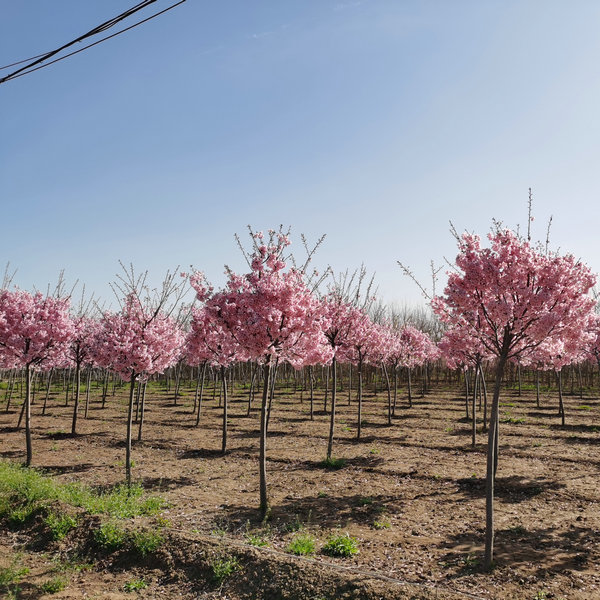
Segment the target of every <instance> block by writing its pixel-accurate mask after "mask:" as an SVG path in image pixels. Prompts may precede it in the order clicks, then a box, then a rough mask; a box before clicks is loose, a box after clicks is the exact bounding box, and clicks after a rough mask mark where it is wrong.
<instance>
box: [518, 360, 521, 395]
mask: <svg viewBox="0 0 600 600" xmlns="http://www.w3.org/2000/svg"><path fill="white" fill-rule="evenodd" d="M517 376H518V381H519V393H518V396H519V398H520V397H521V363H519V364H517Z"/></svg>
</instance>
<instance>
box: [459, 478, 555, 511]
mask: <svg viewBox="0 0 600 600" xmlns="http://www.w3.org/2000/svg"><path fill="white" fill-rule="evenodd" d="M456 483H457V484H458V486H459V487H460V489H461V490H462V491H463V492H465V493H466V494H468V495H469V496H472V497H474V498H484V497H485V478H483V477H466V478H463V479H458V480H457V482H456ZM564 487H565V485H564V484H563V483H559V482H557V481H553V480H549V479H542V478H538V479H527V478H525V477H517V476H516V475H513V476H511V477H496V482H495V485H494V495H495V497H496V498H500V499H502V500H503V501H504V502H508V503H511V504H515V503H518V502H523V501H525V500H529V498H533V497H535V496H539V495H540V494H543V493H544V492H546V491H548V490H557V489H560V488H564Z"/></svg>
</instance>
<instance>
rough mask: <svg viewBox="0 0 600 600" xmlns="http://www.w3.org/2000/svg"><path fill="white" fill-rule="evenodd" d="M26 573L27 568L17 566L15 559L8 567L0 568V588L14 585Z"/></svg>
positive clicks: (27, 571)
mask: <svg viewBox="0 0 600 600" xmlns="http://www.w3.org/2000/svg"><path fill="white" fill-rule="evenodd" d="M27 573H29V569H28V568H27V567H19V566H17V564H16V561H15V562H14V563H13V564H12V565H11V566H10V567H5V568H0V590H2V589H3V588H4V589H9V588H10V587H11V586H16V585H17V584H18V583H19V582H20V581H21V579H22V578H23V577H24V576H25V575H27Z"/></svg>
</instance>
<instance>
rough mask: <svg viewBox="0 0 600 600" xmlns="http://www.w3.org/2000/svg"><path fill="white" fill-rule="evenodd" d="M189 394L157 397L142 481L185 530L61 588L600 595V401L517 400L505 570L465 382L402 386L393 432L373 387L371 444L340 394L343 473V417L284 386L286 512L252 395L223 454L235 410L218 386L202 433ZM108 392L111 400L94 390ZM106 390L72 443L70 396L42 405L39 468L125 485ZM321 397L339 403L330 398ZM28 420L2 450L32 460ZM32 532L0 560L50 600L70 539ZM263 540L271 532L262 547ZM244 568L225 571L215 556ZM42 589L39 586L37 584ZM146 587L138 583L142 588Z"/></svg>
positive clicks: (507, 471)
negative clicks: (330, 548)
mask: <svg viewBox="0 0 600 600" xmlns="http://www.w3.org/2000/svg"><path fill="white" fill-rule="evenodd" d="M183 391H184V397H183V398H180V399H179V401H178V404H177V405H174V403H173V396H172V393H171V394H170V395H169V394H167V393H166V392H164V391H159V390H158V388H157V389H155V390H154V391H149V392H148V396H147V412H146V422H145V426H144V440H143V441H141V442H137V443H135V444H134V449H133V458H134V461H135V466H134V471H133V472H134V478H135V480H136V481H139V482H140V483H142V485H143V486H144V487H145V488H147V489H148V490H149V491H150V492H151V493H154V494H159V495H161V496H163V497H164V498H165V499H167V500H168V502H169V508H168V509H166V510H165V511H164V512H163V519H166V521H165V520H163V522H162V524H163V525H165V524H166V527H165V528H164V530H165V531H166V532H167V535H168V541H167V543H166V544H165V545H164V546H163V548H162V549H161V550H160V551H159V552H158V553H157V555H156V556H154V557H150V558H147V559H145V560H144V561H142V562H141V563H140V562H139V561H138V562H137V563H136V562H135V561H133V560H130V558H128V557H127V556H125V557H123V556H116V557H111V556H104V557H97V559H96V564H95V566H94V568H92V569H91V570H89V571H81V572H78V573H77V574H75V575H73V574H72V575H71V576H70V583H69V585H68V587H67V588H66V589H65V590H63V591H62V592H59V593H57V594H55V595H54V596H53V597H54V598H92V597H96V598H114V599H120V598H131V597H132V593H127V592H125V591H124V586H125V584H126V583H127V582H128V581H131V580H132V579H135V578H143V579H144V580H145V581H146V582H147V583H148V584H149V585H148V587H147V588H146V589H144V590H141V591H140V592H138V594H139V595H140V596H142V597H146V598H165V599H172V598H173V599H174V598H223V599H225V598H228V599H231V600H237V599H241V598H264V599H271V598H273V599H275V598H306V599H307V600H308V599H312V600H317V599H320V598H328V599H329V598H331V599H333V598H357V599H358V598H365V599H371V598H373V599H375V598H385V599H388V598H390V599H391V598H406V599H409V598H415V599H416V598H423V599H425V598H428V599H429V598H431V599H433V598H439V599H442V598H446V599H457V600H458V599H460V598H467V597H471V598H498V599H502V600H504V599H506V600H509V599H515V600H517V599H518V600H530V599H531V600H534V599H537V600H540V599H541V598H547V599H551V598H553V599H555V600H558V599H560V598H562V599H564V600H584V599H585V600H593V599H600V568H599V566H598V565H599V558H600V545H599V542H600V509H599V505H598V500H599V496H600V494H599V488H598V482H599V481H600V478H599V475H600V446H599V443H600V422H599V419H598V413H599V411H600V401H599V400H598V399H597V398H596V397H584V398H583V399H580V398H579V397H575V396H566V397H565V401H566V411H567V425H566V426H565V427H562V426H561V425H560V419H559V417H558V416H557V407H558V400H557V398H556V395H555V394H554V393H552V394H545V395H543V397H542V399H541V408H538V407H537V406H536V400H535V395H534V394H533V393H532V392H528V393H527V394H526V393H523V395H522V396H521V397H518V396H517V393H516V391H514V390H507V391H505V392H503V396H502V399H501V404H502V406H501V417H500V419H501V423H500V462H499V469H498V476H497V487H496V498H497V504H496V531H497V535H496V547H495V560H496V567H495V568H494V570H493V571H492V572H490V573H487V572H483V570H482V568H481V562H482V555H483V535H484V522H485V497H484V494H485V482H484V476H485V461H486V454H485V448H486V443H487V436H485V435H484V434H483V433H482V432H481V423H479V424H478V440H477V444H476V446H475V447H474V448H472V447H471V437H470V435H471V433H470V422H469V421H467V420H466V419H465V403H464V398H462V397H460V396H459V394H460V392H459V390H453V391H447V390H434V391H432V392H430V393H428V394H427V395H426V396H425V397H424V398H416V399H415V401H414V402H413V407H412V408H408V407H407V403H406V398H405V397H402V399H401V401H400V404H401V406H399V408H398V409H397V411H396V416H395V418H394V420H393V425H392V426H388V425H387V415H386V410H387V396H386V395H385V394H384V393H382V394H379V395H378V396H376V397H375V396H373V395H371V394H367V397H366V398H365V403H364V407H363V419H364V425H363V432H362V439H361V440H360V441H357V440H356V404H355V402H354V400H353V401H352V404H351V405H350V406H348V400H347V398H348V396H347V392H344V393H343V394H341V397H340V399H339V404H338V410H337V419H336V423H337V425H336V433H335V435H336V438H335V444H334V455H335V456H336V458H343V459H345V464H344V465H343V466H342V467H341V468H338V469H331V468H330V469H328V468H325V467H323V466H322V464H321V462H322V460H323V458H324V457H325V452H326V446H327V433H328V424H329V415H328V414H326V413H324V412H323V411H322V410H321V411H320V412H316V413H315V419H314V421H310V420H309V417H308V409H309V404H308V400H307V397H306V393H305V394H304V399H303V400H304V401H303V402H301V398H300V394H299V392H298V393H295V394H292V393H284V392H283V391H279V392H278V393H277V396H276V399H275V403H274V408H273V414H272V418H271V422H270V426H269V439H268V457H269V460H268V478H269V490H270V495H271V502H272V506H273V511H272V515H271V519H270V521H269V523H268V524H267V525H266V526H263V525H262V524H261V523H260V522H258V510H257V507H258V442H259V440H258V420H259V414H258V410H257V409H258V407H257V406H256V407H255V409H253V411H252V413H251V416H250V417H247V416H246V396H245V395H244V396H242V395H241V394H240V395H235V396H234V398H233V400H232V401H231V403H230V408H229V443H228V451H227V454H226V455H225V456H223V455H221V452H220V448H221V420H222V409H220V408H219V407H218V402H217V400H216V399H215V400H213V399H212V395H211V394H210V393H209V395H208V397H206V398H205V401H204V405H203V413H202V419H201V422H200V426H199V427H198V428H196V427H194V423H193V417H192V415H191V402H192V397H193V390H191V389H187V388H186V389H185V390H183ZM95 393H96V392H95V390H94V394H95ZM94 394H93V397H92V400H93V401H92V404H91V408H90V413H89V418H88V419H83V414H82V415H81V418H80V421H79V433H78V435H76V436H75V437H71V436H70V435H67V434H66V433H64V432H65V431H68V430H70V416H71V410H72V408H71V406H68V407H65V406H64V396H61V395H57V397H56V398H55V399H53V400H51V405H50V410H49V414H47V415H46V416H44V417H42V416H41V415H40V412H41V403H40V402H38V403H36V404H35V405H34V407H33V428H34V438H33V443H34V464H35V466H37V467H40V468H43V469H44V470H45V471H47V472H48V473H51V474H53V475H55V476H56V477H58V478H59V479H61V480H68V481H70V480H77V481H83V482H85V483H88V484H90V485H93V486H110V485H113V484H116V483H119V482H122V481H123V480H124V465H123V461H124V455H125V450H124V438H125V426H126V423H125V415H126V412H125V408H126V407H125V403H126V389H125V388H123V389H121V390H117V393H116V395H115V396H114V397H112V396H111V397H109V401H108V403H107V407H106V408H105V409H101V408H100V403H99V401H98V398H97V397H96V396H95V395H94ZM315 406H318V407H319V408H320V409H322V408H323V397H322V392H320V393H319V396H318V397H317V401H316V404H315ZM17 418H18V413H17V412H14V411H13V410H12V409H11V411H10V412H9V413H4V412H2V413H1V414H0V456H1V457H2V458H4V459H9V460H13V461H21V460H23V457H24V447H25V439H24V432H23V431H22V430H20V431H17V430H15V425H16V421H17ZM299 531H302V532H303V533H307V532H308V533H310V534H312V535H313V536H314V537H315V538H316V539H317V540H318V543H317V553H316V554H315V555H314V557H313V558H311V559H303V558H295V557H293V556H292V555H290V554H289V553H288V552H287V547H288V545H289V543H290V541H291V540H292V539H293V538H294V537H295V536H296V535H297V534H298V532H299ZM339 533H342V534H345V533H348V534H349V535H350V536H352V537H354V538H356V539H357V540H358V545H359V550H360V551H359V553H358V554H357V555H355V556H353V557H350V558H332V557H330V556H326V555H324V554H323V553H322V552H320V550H319V549H320V548H322V546H323V544H324V543H325V541H326V540H327V539H328V538H329V537H330V536H331V535H332V534H339ZM27 535H28V534H27V532H19V531H11V530H8V529H3V530H1V531H0V567H2V566H6V564H8V563H9V562H10V560H13V559H14V557H15V554H16V552H21V554H20V555H19V560H20V561H21V563H22V564H23V565H25V566H28V567H30V572H29V574H27V575H25V576H24V577H23V583H22V584H21V590H22V592H21V597H23V598H33V597H40V595H39V591H37V592H36V590H39V584H40V582H41V581H44V580H46V579H47V578H48V577H49V576H50V574H51V569H52V565H53V564H55V562H53V556H54V555H56V554H60V553H62V554H63V555H64V554H65V553H68V551H69V544H71V545H73V544H75V541H73V540H71V541H69V538H67V540H66V541H65V542H64V543H63V544H62V545H58V544H55V545H54V546H52V545H51V546H50V547H46V548H45V549H44V551H43V552H40V551H39V550H38V551H36V549H35V548H34V547H32V544H31V543H29V544H28V538H27ZM258 539H261V540H263V541H264V542H266V543H267V545H266V546H263V547H253V545H252V544H253V543H254V544H255V543H256V542H257V540H258ZM231 558H233V559H234V562H235V564H236V567H235V569H234V571H233V572H232V574H231V575H230V576H229V577H226V578H224V580H223V581H222V582H219V583H217V582H215V581H214V578H213V579H211V566H212V565H214V564H215V561H221V562H223V561H226V560H229V559H231ZM36 594H37V595H36ZM133 595H135V594H133Z"/></svg>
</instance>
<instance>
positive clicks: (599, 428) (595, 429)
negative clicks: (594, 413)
mask: <svg viewBox="0 0 600 600" xmlns="http://www.w3.org/2000/svg"><path fill="white" fill-rule="evenodd" d="M555 416H556V418H559V417H558V415H555ZM550 429H552V430H553V431H578V432H581V433H583V432H586V431H587V432H589V433H600V425H569V424H568V423H567V424H566V425H560V424H554V425H550Z"/></svg>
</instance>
